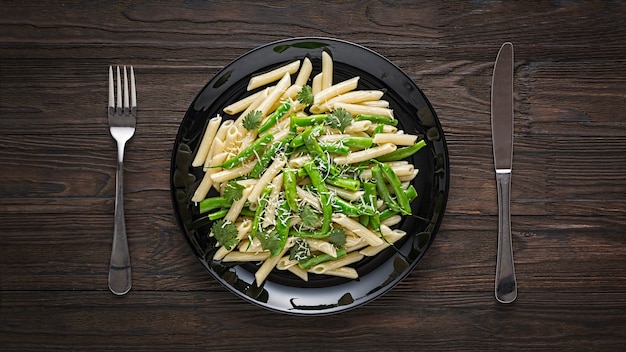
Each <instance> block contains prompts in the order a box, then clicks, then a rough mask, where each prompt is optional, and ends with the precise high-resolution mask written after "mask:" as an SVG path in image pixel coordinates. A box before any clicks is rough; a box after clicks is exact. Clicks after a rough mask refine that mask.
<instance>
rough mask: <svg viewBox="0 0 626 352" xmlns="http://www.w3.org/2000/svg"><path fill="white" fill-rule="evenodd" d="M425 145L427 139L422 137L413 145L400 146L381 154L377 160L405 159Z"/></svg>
mask: <svg viewBox="0 0 626 352" xmlns="http://www.w3.org/2000/svg"><path fill="white" fill-rule="evenodd" d="M425 145H426V141H424V140H423V139H422V140H420V141H418V142H417V143H415V144H413V145H411V146H408V147H402V148H398V149H396V150H394V151H393V152H391V153H389V154H385V155H382V156H379V157H378V158H376V160H378V161H380V162H388V161H398V160H403V159H406V158H408V157H410V156H411V155H413V154H415V153H417V151H418V150H420V149H422V148H423V147H424V146H425Z"/></svg>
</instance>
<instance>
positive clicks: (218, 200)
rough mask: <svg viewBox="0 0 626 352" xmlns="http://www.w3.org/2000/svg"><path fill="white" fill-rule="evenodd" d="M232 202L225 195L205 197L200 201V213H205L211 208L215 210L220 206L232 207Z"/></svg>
mask: <svg viewBox="0 0 626 352" xmlns="http://www.w3.org/2000/svg"><path fill="white" fill-rule="evenodd" d="M230 205H231V203H230V202H229V201H228V200H226V198H225V197H211V198H205V199H203V200H201V201H200V203H199V206H198V208H199V211H200V214H204V213H206V212H209V211H211V210H215V209H218V208H228V207H230Z"/></svg>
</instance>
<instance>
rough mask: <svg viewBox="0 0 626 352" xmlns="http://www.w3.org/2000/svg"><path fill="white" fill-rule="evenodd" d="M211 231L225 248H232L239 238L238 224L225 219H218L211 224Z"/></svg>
mask: <svg viewBox="0 0 626 352" xmlns="http://www.w3.org/2000/svg"><path fill="white" fill-rule="evenodd" d="M211 233H212V234H213V236H214V237H215V239H216V240H217V242H219V243H220V245H222V246H224V248H226V249H228V250H231V249H232V248H233V247H234V246H235V245H237V243H238V242H239V240H238V239H237V233H238V231H237V226H235V224H233V223H231V222H230V221H226V220H224V219H221V220H218V221H216V222H214V223H213V226H211Z"/></svg>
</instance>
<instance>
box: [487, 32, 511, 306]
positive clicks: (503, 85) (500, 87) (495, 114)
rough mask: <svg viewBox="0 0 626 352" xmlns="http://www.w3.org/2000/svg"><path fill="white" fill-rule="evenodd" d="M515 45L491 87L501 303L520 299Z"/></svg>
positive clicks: (507, 46) (503, 54)
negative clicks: (514, 194)
mask: <svg viewBox="0 0 626 352" xmlns="http://www.w3.org/2000/svg"><path fill="white" fill-rule="evenodd" d="M513 122H514V114H513V44H511V43H510V42H506V43H504V44H502V47H501V48H500V51H499V52H498V56H497V57H496V62H495V66H494V69H493V81H492V85H491V138H492V141H493V161H494V165H495V171H496V187H497V193H498V254H497V259H496V278H495V296H496V299H497V300H498V301H499V302H501V303H511V302H513V301H514V300H515V299H516V298H517V280H516V278H515V267H514V263H513V244H512V238H511V171H512V169H513Z"/></svg>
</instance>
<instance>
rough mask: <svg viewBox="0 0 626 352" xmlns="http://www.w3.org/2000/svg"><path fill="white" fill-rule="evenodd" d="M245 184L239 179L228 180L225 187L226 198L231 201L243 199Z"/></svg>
mask: <svg viewBox="0 0 626 352" xmlns="http://www.w3.org/2000/svg"><path fill="white" fill-rule="evenodd" d="M244 188H245V187H244V186H242V185H241V184H240V183H239V182H237V181H232V180H231V181H228V183H227V184H226V187H224V198H226V200H227V201H228V202H230V203H232V202H234V201H236V200H239V199H241V196H242V195H243V190H244Z"/></svg>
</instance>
